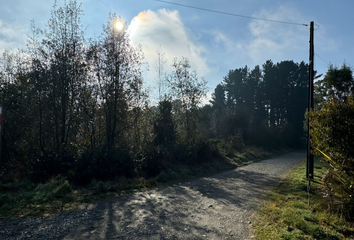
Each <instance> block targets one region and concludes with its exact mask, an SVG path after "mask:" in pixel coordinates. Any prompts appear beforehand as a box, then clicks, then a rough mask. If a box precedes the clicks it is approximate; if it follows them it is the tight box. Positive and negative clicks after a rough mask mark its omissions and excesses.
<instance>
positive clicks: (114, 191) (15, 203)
mask: <svg viewBox="0 0 354 240" xmlns="http://www.w3.org/2000/svg"><path fill="white" fill-rule="evenodd" d="M283 152H284V151H279V152H272V153H270V152H267V151H264V150H261V149H257V148H246V149H245V150H244V151H243V152H234V153H233V154H232V155H231V156H228V157H225V158H224V159H219V160H213V161H208V162H205V163H201V164H198V165H187V164H182V163H180V164H177V163H176V164H174V165H171V166H169V168H167V169H166V170H164V171H162V172H161V173H160V174H159V175H158V176H156V177H155V178H151V179H145V178H142V177H139V178H125V177H117V178H115V179H114V180H112V181H108V182H102V181H96V180H93V181H92V182H91V183H90V184H89V185H87V186H85V187H80V188H79V187H75V186H73V185H72V184H71V183H70V182H69V181H68V180H67V179H66V178H65V177H62V176H58V177H56V178H53V179H51V180H50V181H48V182H47V183H44V184H34V183H32V182H29V181H26V182H18V183H7V184H1V183H0V220H6V219H13V218H21V217H26V216H38V215H40V216H41V215H48V214H56V213H58V212H60V211H62V210H72V209H77V208H79V207H80V206H82V204H87V203H95V202H97V201H99V200H103V199H107V198H111V197H115V196H118V195H120V194H124V193H129V192H134V191H140V190H144V189H148V188H152V187H158V186H164V185H168V184H171V183H175V182H181V181H186V180H190V179H193V178H196V177H201V176H206V175H210V174H214V173H217V172H221V171H224V170H229V169H233V168H235V167H237V166H242V165H245V164H249V163H252V162H256V161H259V160H263V159H266V158H268V157H270V156H271V155H277V154H281V153H283Z"/></svg>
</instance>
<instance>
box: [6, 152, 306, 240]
mask: <svg viewBox="0 0 354 240" xmlns="http://www.w3.org/2000/svg"><path fill="white" fill-rule="evenodd" d="M304 158H305V153H300V152H297V153H290V154H286V155H283V156H280V157H276V158H272V159H268V160H264V161H262V162H258V163H254V164H250V165H247V166H244V167H240V168H237V169H235V170H231V171H227V172H223V173H220V174H217V175H213V176H210V177H205V178H200V179H197V180H194V181H191V182H185V183H181V184H176V185H173V186H170V187H166V188H161V189H155V190H149V191H145V192H139V193H135V194H131V195H126V196H120V197H118V198H116V199H114V200H110V201H105V202H101V203H99V204H96V205H90V206H87V207H85V208H84V209H82V210H79V211H74V212H63V213H61V214H60V215H58V216H55V217H42V218H41V217H33V218H27V219H22V220H12V221H6V222H1V223H0V239H66V240H69V239H242V240H245V239H252V236H251V235H250V233H249V229H250V226H251V224H252V223H251V222H250V216H251V214H252V213H253V212H254V211H255V208H256V206H257V201H258V200H259V199H260V198H261V197H262V195H263V194H264V193H265V191H266V190H268V189H269V188H270V187H273V186H276V185H278V184H279V182H280V181H281V179H282V178H283V176H284V173H286V172H287V171H288V170H289V169H291V168H292V167H293V166H294V165H295V164H297V163H299V162H300V161H301V160H302V159H304Z"/></svg>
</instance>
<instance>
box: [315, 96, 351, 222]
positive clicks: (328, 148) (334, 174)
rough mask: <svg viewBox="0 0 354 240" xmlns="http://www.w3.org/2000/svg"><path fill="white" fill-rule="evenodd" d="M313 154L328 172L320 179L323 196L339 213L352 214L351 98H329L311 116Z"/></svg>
mask: <svg viewBox="0 0 354 240" xmlns="http://www.w3.org/2000/svg"><path fill="white" fill-rule="evenodd" d="M310 126H311V130H310V131H311V132H310V133H311V137H312V139H311V143H312V144H313V145H312V146H313V148H314V154H316V155H319V156H325V158H324V159H325V160H326V161H327V162H328V163H329V164H330V166H331V169H330V170H329V171H328V172H327V174H326V175H325V176H324V177H323V183H324V185H325V186H326V195H328V196H329V197H330V199H331V200H332V203H333V204H335V205H339V206H340V210H342V211H344V212H347V213H348V212H349V213H350V214H351V215H350V216H353V215H352V214H353V213H354V145H353V141H354V96H353V95H351V96H350V97H349V98H348V100H347V101H341V100H339V99H335V98H331V99H330V101H328V102H326V103H324V104H323V105H322V109H321V110H316V111H313V112H311V113H310Z"/></svg>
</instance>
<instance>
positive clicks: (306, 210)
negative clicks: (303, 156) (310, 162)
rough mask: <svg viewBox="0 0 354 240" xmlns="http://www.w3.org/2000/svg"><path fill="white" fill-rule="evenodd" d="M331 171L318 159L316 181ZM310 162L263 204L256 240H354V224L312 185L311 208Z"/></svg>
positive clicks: (255, 226)
mask: <svg viewBox="0 0 354 240" xmlns="http://www.w3.org/2000/svg"><path fill="white" fill-rule="evenodd" d="M328 169H329V166H328V164H327V163H326V162H324V161H320V159H319V158H316V161H315V171H314V172H315V176H316V177H315V180H318V179H319V176H323V175H324V174H325V173H326V172H327V171H328ZM305 172H306V161H304V162H302V163H301V164H300V165H299V166H298V167H296V168H295V169H294V170H293V171H292V172H291V173H290V174H289V176H288V177H287V178H286V180H284V182H282V183H281V185H280V186H279V187H277V188H275V189H274V190H273V191H272V192H271V193H270V194H269V195H268V197H267V199H266V200H265V201H263V202H262V203H261V204H260V211H259V212H258V213H257V215H255V216H254V221H255V225H254V229H255V236H256V239H259V240H262V239H274V240H276V239H333V240H336V239H338V240H342V239H343V240H344V239H354V223H353V222H352V221H350V220H347V219H346V218H345V217H343V216H342V217H341V216H340V214H339V213H338V212H337V211H333V209H332V210H331V206H330V205H329V204H330V200H329V197H328V196H327V197H324V196H326V195H325V194H326V190H325V189H324V187H323V185H321V184H318V183H314V182H312V183H311V187H310V195H309V196H310V205H308V192H307V185H308V183H307V179H306V178H305Z"/></svg>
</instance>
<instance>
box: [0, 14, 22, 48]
mask: <svg viewBox="0 0 354 240" xmlns="http://www.w3.org/2000/svg"><path fill="white" fill-rule="evenodd" d="M26 38H27V30H26V29H25V28H24V27H23V26H22V25H19V24H16V23H13V24H9V23H7V22H4V21H1V20H0V53H2V52H4V51H5V50H9V51H12V50H15V49H17V48H24V47H25V46H26Z"/></svg>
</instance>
